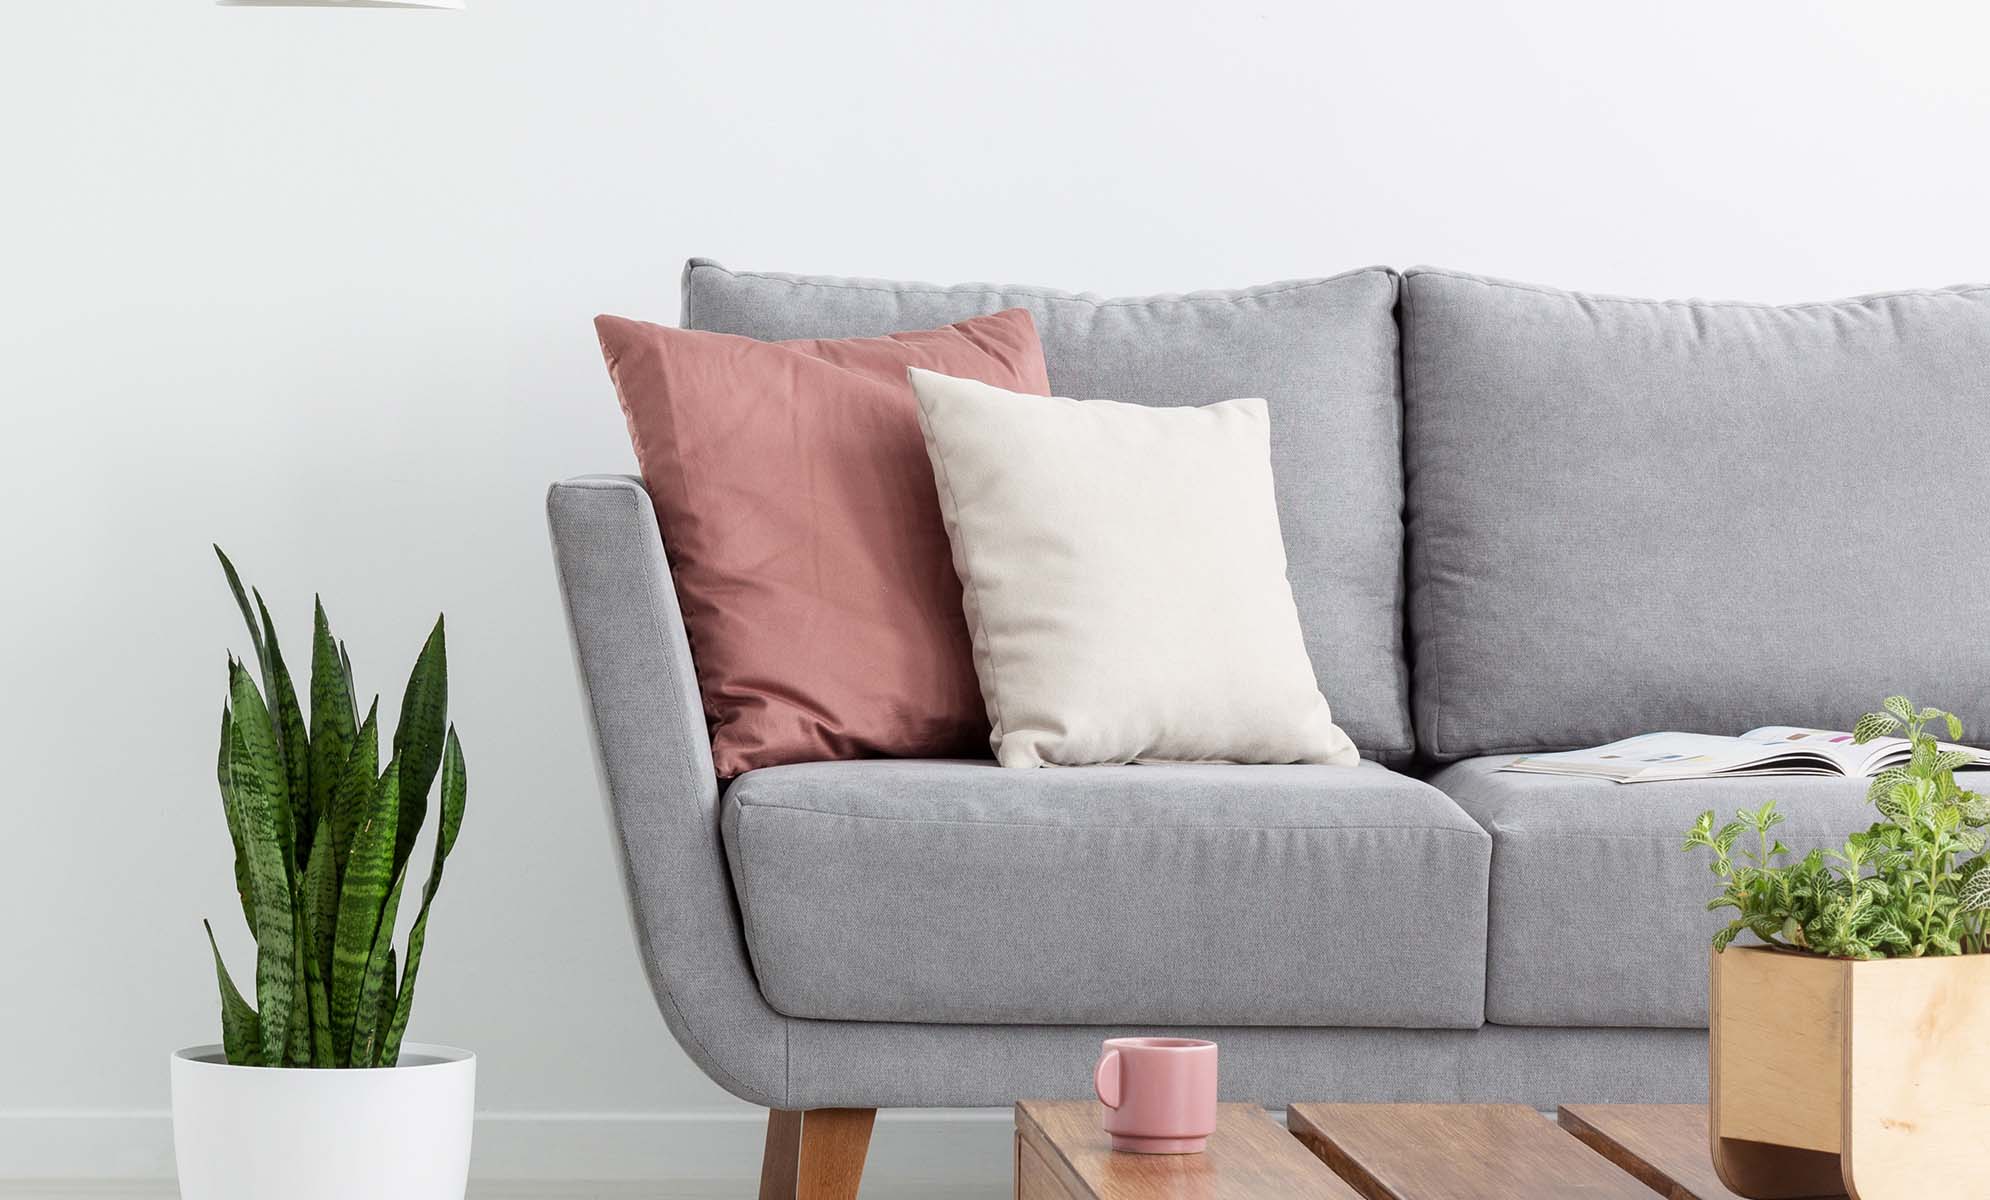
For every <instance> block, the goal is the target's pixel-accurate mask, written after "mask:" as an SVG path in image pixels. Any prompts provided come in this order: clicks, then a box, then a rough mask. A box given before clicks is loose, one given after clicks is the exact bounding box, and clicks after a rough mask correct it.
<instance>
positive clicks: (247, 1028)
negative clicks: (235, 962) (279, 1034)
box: [200, 921, 263, 1067]
mask: <svg viewBox="0 0 1990 1200" xmlns="http://www.w3.org/2000/svg"><path fill="white" fill-rule="evenodd" d="M200 924H201V928H203V929H205V930H207V946H208V949H210V950H212V951H213V952H214V974H215V975H216V977H217V978H219V979H220V981H221V1048H222V1049H223V1050H224V1051H226V1052H227V1055H228V1061H229V1063H230V1064H231V1065H233V1066H237V1067H260V1066H262V1065H263V1034H262V1030H261V1029H260V1028H258V1025H257V1021H256V1010H255V1009H254V1008H251V1007H250V1006H249V1002H248V1001H247V1000H244V999H243V998H242V993H241V992H240V991H238V990H237V989H236V987H235V981H234V980H233V979H230V978H229V977H228V964H227V963H225V962H223V961H221V947H220V946H219V945H216V944H215V941H214V926H212V925H209V924H208V923H207V922H206V921H202V922H201V923H200Z"/></svg>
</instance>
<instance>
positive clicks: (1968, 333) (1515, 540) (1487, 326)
mask: <svg viewBox="0 0 1990 1200" xmlns="http://www.w3.org/2000/svg"><path fill="white" fill-rule="evenodd" d="M1404 289H1405V290H1404V297H1403V304H1402V313H1401V315H1402V324H1403V338H1404V353H1403V372H1404V412H1405V427H1404V461H1405V472H1406V475H1405V478H1406V483H1407V487H1408V509H1407V512H1408V524H1409V583H1410V604H1409V626H1410V634H1411V647H1412V657H1413V661H1414V663H1415V683H1414V696H1415V710H1416V727H1417V740H1418V744H1419V746H1420V748H1421V749H1423V750H1424V751H1426V752H1427V753H1429V754H1431V755H1433V756H1435V757H1437V758H1440V759H1454V758H1459V757H1463V756H1467V755H1475V754H1494V753H1502V752H1509V751H1511V752H1520V751H1536V750H1559V749H1567V748H1573V747H1577V746H1585V745H1593V744H1596V743H1601V742H1607V741H1610V740H1612V739H1615V738H1620V737H1625V736H1628V735H1630V734H1634V733H1639V732H1643V731H1646V730H1657V729H1682V730H1694V731H1703V732H1710V733H1727V734H1734V733H1740V732H1742V731H1743V730H1745V729H1748V728H1751V727H1753V726H1756V725H1763V724H1769V723H1784V724H1796V725H1819V726H1824V727H1828V728H1850V723H1851V722H1852V721H1854V720H1855V719H1856V718H1857V717H1858V715H1859V714H1860V713H1862V712H1864V711H1866V710H1868V709H1870V708H1872V707H1873V706H1874V705H1875V704H1876V703H1877V702H1878V701H1879V699H1880V698H1881V697H1883V696H1886V695H1889V694H1892V693H1895V692H1906V693H1907V694H1909V695H1911V696H1912V697H1914V698H1915V699H1916V700H1917V701H1920V702H1924V703H1929V704H1937V705H1940V706H1942V707H1944V708H1950V709H1953V710H1955V711H1957V712H1960V713H1963V714H1965V715H1966V716H1969V717H1971V718H1973V719H1974V720H1980V721H1990V566H1986V565H1985V564H1986V562H1990V525H1986V523H1985V521H1984V519H1983V517H1982V512H1983V504H1984V501H1983V497H1984V496H1985V495H1986V494H1990V452H1986V447H1990V288H1953V289H1949V290H1946V291H1922V292H1901V293H1895V294H1890V295H1883V296H1868V297H1862V298H1859V299H1853V300H1844V301H1839V302H1835V303H1829V304H1800V305H1790V306H1787V307H1773V306H1768V305H1754V304H1724V303H1707V302H1699V301H1692V302H1670V301H1665V302H1661V301H1651V300H1627V299H1620V298H1617V297H1611V296H1591V295H1582V294H1577V293H1571V292H1561V291H1554V290H1551V289H1547V288H1538V287H1529V286H1525V285H1521V284H1513V283H1505V282H1501V281H1498V280H1491V279H1482V278H1478V277H1475V276H1470V275H1460V274H1455V273H1451V272H1446V271H1434V270H1428V269H1418V270H1413V271H1411V272H1409V273H1408V275H1407V276H1406V277H1405V279H1404ZM1052 383H1053V385H1054V384H1055V380H1054V379H1053V380H1052Z"/></svg>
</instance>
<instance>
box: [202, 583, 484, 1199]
mask: <svg viewBox="0 0 1990 1200" xmlns="http://www.w3.org/2000/svg"><path fill="white" fill-rule="evenodd" d="M215 553H216V554H217V555H219V556H220V559H221V567H222V570H223V572H224V573H225V574H226V576H227V579H228V586H229V587H230V589H231V590H232V591H233V592H234V596H235V602H236V604H237V605H238V606H239V607H240V608H241V610H242V617H243V619H244V620H245V621H246V622H247V623H248V628H249V641H250V644H251V645H252V646H253V647H254V648H255V654H256V665H257V671H256V673H255V674H251V673H250V670H249V668H248V667H247V665H245V664H244V663H243V662H241V661H240V660H238V659H236V658H235V657H234V656H232V655H231V656H230V657H229V659H228V698H227V700H226V702H225V703H224V704H223V706H222V710H221V748H220V752H219V755H218V761H217V774H218V776H219V781H220V787H221V806H222V812H223V814H224V816H225V817H226V824H227V829H228V837H229V840H230V842H231V843H232V844H233V849H234V862H235V890H236V891H237V892H238V893H239V894H240V896H241V900H242V916H243V917H244V918H245V919H246V920H247V921H248V924H249V930H250V932H251V933H252V934H253V935H254V936H255V941H256V965H255V976H254V980H255V985H254V991H255V997H256V1002H255V1003H254V1004H253V1005H251V1004H250V1003H249V1001H248V999H247V998H246V997H245V996H244V995H243V994H242V992H241V991H240V990H239V989H238V988H237V987H236V986H235V983H234V981H233V980H232V979H231V977H230V975H229V972H228V968H227V966H226V965H225V964H224V963H223V961H222V956H221V951H220V948H219V946H218V945H216V943H215V941H214V931H213V928H212V927H211V926H209V928H208V930H207V938H208V944H209V948H210V949H211V951H212V952H213V956H214V969H215V974H216V976H217V977H218V980H219V983H220V992H221V1043H220V1044H219V1045H210V1046H194V1047H190V1048H188V1049H185V1050H181V1051H179V1052H177V1053H176V1054H174V1055H173V1058H172V1076H173V1139H174V1148H175V1152H176V1155H177V1158H178V1162H179V1179H180V1194H181V1195H182V1196H183V1197H184V1198H185V1200H270V1198H271V1197H277V1196H281V1197H284V1198H285V1200H353V1198H354V1197H360V1196H392V1197H396V1198H397V1200H431V1198H433V1200H443V1198H444V1197H447V1198H448V1200H462V1196H463V1191H464V1187H465V1181H466V1179H467V1177H468V1174H469V1162H470V1128H471V1112H472V1098H473V1095H474V1090H475V1084H476V1059H475V1057H474V1056H473V1055H471V1054H469V1053H467V1052H465V1051H462V1050H455V1049H451V1048H449V1047H446V1046H429V1045H420V1044H416V1043H405V1044H404V1043H403V1040H402V1036H403V1034H404V1033H405V1032H406V1030H407V1027H408V1015H409V1012H410V1011H411V1009H412V1007H413V1004H414V995H415V980H416V976H417V974H418V973H419V971H420V970H421V963H422V949H423V943H424V939H425V937H426V934H427V929H428V916H429V908H430V905H431V904H433V903H434V901H435V894H436V889H437V887H438V886H439V885H440V884H441V882H442V867H443V862H444V860H445V859H447V858H448V856H449V852H450V850H451V849H452V848H453V847H454V846H455V844H456V835H457V832H458V830H459V829H461V827H462V823H463V804H464V797H465V794H466V791H467V777H466V775H465V772H464V766H463V749H462V746H461V744H460V743H459V742H458V740H457V737H456V730H455V727H454V726H452V725H449V724H448V705H449V681H448V660H447V654H446V651H445V649H444V644H443V623H442V620H441V619H440V618H437V620H436V623H435V629H434V631H433V632H432V633H430V634H429V636H428V641H427V642H426V644H424V645H423V647H422V650H421V653H420V655H419V656H418V657H417V658H416V660H415V665H414V670H413V671H412V673H411V674H410V675H409V678H408V685H407V690H406V692H405V693H404V694H403V696H402V699H401V709H400V719H399V723H398V724H397V726H396V727H395V729H394V735H393V741H392V743H391V745H390V747H389V751H388V757H387V760H386V763H385V765H384V767H383V766H382V764H381V750H380V729H379V707H380V702H379V699H378V698H377V697H376V698H375V699H374V701H373V704H372V706H371V707H370V708H369V709H368V710H367V712H366V714H365V715H364V717H363V718H362V717H361V715H360V712H359V708H358V705H357V703H356V696H357V693H356V692H355V690H354V687H353V678H352V662H351V660H350V659H349V658H348V657H347V655H346V651H345V646H344V644H343V643H341V642H339V641H337V640H336V639H334V638H333V637H332V632H331V628H330V626H329V624H328V623H327V621H326V619H325V609H324V605H323V604H322V603H321V604H319V605H318V606H317V612H316V625H315V628H314V630H313V637H312V646H311V678H310V685H309V689H308V692H307V693H306V699H305V704H308V706H309V711H308V713H307V712H306V709H305V707H304V705H303V704H300V703H299V700H298V695H297V689H296V687H295V685H294V684H293V682H292V679H291V676H290V672H289V669H288V668H287V666H286V665H285V663H284V659H283V652H282V650H281V649H280V648H279V647H278V644H277V637H276V626H275V625H274V624H273V623H272V622H271V621H270V616H269V610H268V608H267V607H266V606H265V605H264V604H263V598H262V595H261V594H260V593H259V592H257V593H248V594H245V593H244V591H243V588H242V583H241V580H240V578H239V577H238V576H237V575H236V572H235V568H234V566H233V564H231V563H230V562H229V561H228V557H227V555H225V554H221V550H220V547H216V548H215ZM251 594H252V595H254V605H253V607H252V606H251V604H250V595H251ZM307 718H308V720H307ZM431 786H435V787H436V789H437V791H438V804H437V808H438V810H439V812H438V817H437V822H436V825H437V828H436V833H435V840H434V852H433V855H432V857H431V860H430V863H429V866H428V875H427V882H426V883H424V884H423V885H422V889H421V908H420V910H419V911H418V913H417V914H416V916H415V919H414V924H413V927H412V929H411V930H410V932H409V935H408V939H407V943H406V950H405V953H403V954H402V955H401V956H400V958H399V961H398V971H397V969H396V968H397V961H396V955H395V949H394V926H395V921H396V918H397V916H398V915H399V913H400V910H401V902H402V896H403V892H404V890H405V888H406V885H407V882H408V875H409V874H410V872H411V871H412V869H413V867H412V864H411V863H410V861H409V860H410V858H411V857H412V856H413V850H414V847H415V841H416V836H417V834H418V833H419V832H420V831H421V828H422V824H423V822H424V819H425V818H426V816H427V813H428V808H429V799H428V797H429V792H430V788H431Z"/></svg>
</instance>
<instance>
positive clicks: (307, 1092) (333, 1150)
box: [173, 1042, 477, 1200]
mask: <svg viewBox="0 0 1990 1200" xmlns="http://www.w3.org/2000/svg"><path fill="white" fill-rule="evenodd" d="M476 1090H477V1056H476V1055H474V1054H471V1053H470V1052H469V1051H467V1050H456V1049H452V1048H451V1047H448V1046H425V1045H418V1044H416V1043H414V1042H409V1043H408V1044H407V1045H405V1046H403V1047H402V1049H401V1065H400V1066H398V1067H382V1068H375V1069H372V1070H346V1071H335V1070H307V1069H303V1068H270V1067H231V1066H229V1065H228V1060H227V1058H226V1057H225V1056H224V1055H223V1054H222V1051H221V1047H219V1046H191V1047H188V1048H187V1049H185V1050H181V1051H178V1052H177V1053H175V1054H174V1055H173V1150H174V1154H175V1155H176V1157H177V1158H178V1160H179V1175H180V1196H181V1200H278V1198H279V1197H280V1198H281V1200H359V1198H361V1197H367V1198H369V1200H372V1198H377V1200H463V1189H464V1187H465V1185H466V1184H467V1182H468V1180H469V1175H470V1126H471V1117H472V1113H473V1111H474V1108H475V1100H476Z"/></svg>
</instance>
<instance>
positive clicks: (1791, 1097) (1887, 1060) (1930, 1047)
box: [1707, 946, 1990, 1200]
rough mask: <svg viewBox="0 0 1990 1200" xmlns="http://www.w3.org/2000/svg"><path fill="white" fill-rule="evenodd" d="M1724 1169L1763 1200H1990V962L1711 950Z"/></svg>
mask: <svg viewBox="0 0 1990 1200" xmlns="http://www.w3.org/2000/svg"><path fill="white" fill-rule="evenodd" d="M1712 961H1713V965H1712V969H1711V972H1710V977H1711V997H1710V1000H1711V1012H1710V1022H1709V1035H1710V1042H1709V1046H1708V1054H1707V1069H1708V1091H1707V1105H1708V1122H1707V1127H1708V1133H1709V1135H1710V1138H1711V1141H1712V1150H1713V1158H1714V1169H1715V1171H1716V1172H1718V1173H1719V1175H1720V1178H1721V1181H1722V1182H1723V1183H1725V1184H1726V1185H1727V1186H1728V1188H1729V1189H1730V1190H1732V1191H1734V1192H1736V1193H1738V1194H1740V1195H1742V1196H1748V1197H1753V1198H1754V1200H1790V1198H1793V1197H1809V1196H1828V1195H1834V1194H1838V1193H1844V1194H1847V1195H1850V1196H1852V1197H1855V1198H1857V1200H1947V1198H1950V1197H1954V1198H1955V1200H1963V1198H1965V1197H1981V1196H1984V1195H1986V1194H1990V1171H1987V1170H1986V1167H1985V1165H1984V1162H1985V1160H1984V1154H1983V1151H1984V1144H1985V1140H1986V1136H1990V955H1966V956H1961V957H1952V958H1920V959H1912V958H1910V959H1884V960H1879V961H1873V962H1854V961H1851V960H1848V959H1835V958H1819V957H1816V956H1814V955H1806V954H1799V953H1795V952H1792V951H1786V950H1774V949H1770V948H1767V947H1761V946H1746V947H1730V948H1729V949H1728V950H1727V951H1725V952H1724V953H1717V954H1714V955H1713V960H1712Z"/></svg>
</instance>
